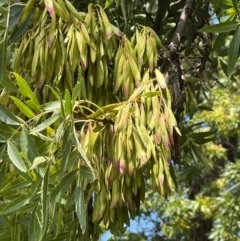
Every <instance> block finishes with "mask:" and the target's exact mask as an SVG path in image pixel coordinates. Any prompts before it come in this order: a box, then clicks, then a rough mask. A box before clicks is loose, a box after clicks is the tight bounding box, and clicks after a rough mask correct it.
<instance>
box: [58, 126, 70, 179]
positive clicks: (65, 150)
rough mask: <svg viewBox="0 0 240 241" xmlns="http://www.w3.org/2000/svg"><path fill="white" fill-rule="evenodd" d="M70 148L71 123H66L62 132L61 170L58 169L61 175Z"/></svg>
mask: <svg viewBox="0 0 240 241" xmlns="http://www.w3.org/2000/svg"><path fill="white" fill-rule="evenodd" d="M71 150H72V140H71V125H68V126H67V128H66V130H65V131H64V134H63V145H62V163H61V171H60V175H61V176H62V175H63V174H64V172H65V171H66V166H67V163H68V162H69V157H70V154H71Z"/></svg>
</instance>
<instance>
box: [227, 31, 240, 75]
mask: <svg viewBox="0 0 240 241" xmlns="http://www.w3.org/2000/svg"><path fill="white" fill-rule="evenodd" d="M239 46H240V28H238V29H237V30H236V32H235V33H234V35H233V39H232V41H231V43H230V46H229V52H228V76H230V75H231V74H232V72H233V70H234V67H235V65H236V62H237V59H238V56H239Z"/></svg>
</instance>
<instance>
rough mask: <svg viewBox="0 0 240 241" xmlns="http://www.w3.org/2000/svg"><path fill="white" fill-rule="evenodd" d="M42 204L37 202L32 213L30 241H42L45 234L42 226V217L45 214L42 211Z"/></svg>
mask: <svg viewBox="0 0 240 241" xmlns="http://www.w3.org/2000/svg"><path fill="white" fill-rule="evenodd" d="M41 209H42V206H41V204H39V203H37V205H36V207H35V209H34V210H33V212H32V215H31V221H30V226H29V238H28V240H29V241H41V240H42V238H43V235H44V232H43V226H42V223H43V222H42V219H43V215H42V212H41Z"/></svg>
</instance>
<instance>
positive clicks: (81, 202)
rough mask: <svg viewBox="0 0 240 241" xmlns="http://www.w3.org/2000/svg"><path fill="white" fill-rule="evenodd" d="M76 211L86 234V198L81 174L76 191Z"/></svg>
mask: <svg viewBox="0 0 240 241" xmlns="http://www.w3.org/2000/svg"><path fill="white" fill-rule="evenodd" d="M75 211H76V214H77V217H78V221H79V224H80V226H81V229H82V233H83V234H84V233H85V231H86V226H87V222H86V221H87V218H86V205H85V199H84V193H83V188H82V180H81V178H80V176H79V177H78V181H77V187H76V193H75Z"/></svg>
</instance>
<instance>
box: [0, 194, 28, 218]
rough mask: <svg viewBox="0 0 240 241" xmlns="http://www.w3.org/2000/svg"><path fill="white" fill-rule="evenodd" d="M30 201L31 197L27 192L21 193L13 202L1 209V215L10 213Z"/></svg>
mask: <svg viewBox="0 0 240 241" xmlns="http://www.w3.org/2000/svg"><path fill="white" fill-rule="evenodd" d="M28 203H29V197H28V195H27V194H24V195H21V196H19V197H18V198H16V199H14V200H13V201H12V202H10V203H8V204H6V206H5V207H4V208H3V209H2V210H1V212H0V215H3V214H8V213H11V212H14V211H16V210H19V209H20V208H21V207H23V206H25V205H26V204H28Z"/></svg>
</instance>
